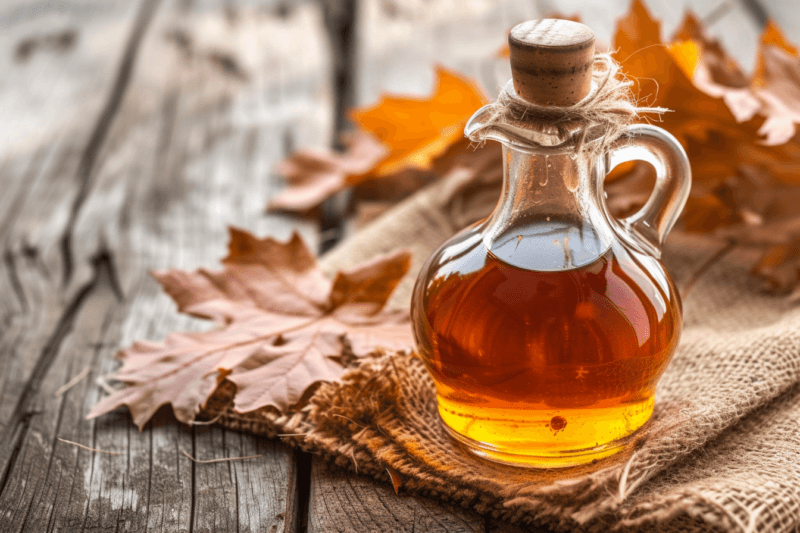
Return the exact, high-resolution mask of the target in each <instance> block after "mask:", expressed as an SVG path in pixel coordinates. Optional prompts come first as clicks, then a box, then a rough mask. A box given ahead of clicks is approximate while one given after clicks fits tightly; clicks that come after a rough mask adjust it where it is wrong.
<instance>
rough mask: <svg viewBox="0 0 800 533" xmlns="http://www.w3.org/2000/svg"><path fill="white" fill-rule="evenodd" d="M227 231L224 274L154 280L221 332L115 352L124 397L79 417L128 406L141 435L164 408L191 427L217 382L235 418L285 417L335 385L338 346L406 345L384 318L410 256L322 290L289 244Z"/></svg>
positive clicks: (303, 255) (176, 274) (373, 265)
mask: <svg viewBox="0 0 800 533" xmlns="http://www.w3.org/2000/svg"><path fill="white" fill-rule="evenodd" d="M230 233H231V241H230V246H229V254H228V256H227V257H226V258H225V259H223V261H222V263H223V267H224V268H223V270H221V271H209V270H204V269H200V270H197V271H195V272H187V271H181V270H168V271H163V272H156V273H154V275H155V277H156V278H157V279H158V281H159V282H160V283H161V285H162V287H163V288H164V290H165V291H166V292H167V293H168V294H169V295H170V296H171V297H172V298H173V300H175V302H176V303H177V304H178V309H179V310H180V311H182V312H184V313H187V314H190V315H193V316H196V317H200V318H207V319H211V320H214V321H215V322H217V323H218V324H219V328H217V329H214V330H211V331H207V332H203V333H174V334H171V335H169V336H168V337H167V338H166V341H165V342H164V343H163V344H159V343H150V342H139V343H136V344H134V345H133V346H132V347H130V348H128V349H125V350H122V351H121V352H120V353H119V355H118V357H119V358H120V359H121V360H122V361H123V366H122V368H120V370H119V371H118V372H117V374H116V375H115V376H114V378H115V379H117V380H119V381H121V382H123V383H124V384H125V387H124V388H123V389H122V390H120V391H118V392H116V393H114V394H112V395H111V396H109V397H107V398H105V399H104V400H102V401H101V402H100V403H98V404H97V405H95V407H94V408H93V409H92V411H91V413H90V414H89V418H93V417H96V416H99V415H101V414H103V413H106V412H109V411H111V410H113V409H116V408H117V407H120V406H122V405H127V406H128V408H129V409H130V411H131V414H132V416H133V420H134V422H135V423H136V424H137V425H138V426H139V428H140V429H141V428H142V427H143V426H144V424H145V423H147V421H148V420H149V419H150V418H151V417H152V416H153V414H154V413H155V412H156V411H157V410H158V409H159V408H160V407H161V406H163V405H165V404H171V405H172V409H173V411H174V412H175V416H176V417H177V418H178V420H180V421H182V422H185V423H191V422H192V421H193V420H194V417H195V415H196V414H197V413H198V412H199V410H200V408H201V407H202V406H203V405H204V404H205V402H206V401H207V400H208V398H209V397H210V396H211V394H212V393H213V392H214V390H215V389H216V388H217V386H218V385H219V384H220V383H221V382H222V381H223V380H224V379H226V378H227V379H229V380H230V381H232V382H233V383H234V384H236V385H237V392H236V396H235V398H234V408H235V410H236V411H238V412H247V411H252V410H255V409H259V408H261V407H265V406H274V407H276V408H278V409H281V410H284V411H285V410H287V409H289V408H290V407H291V406H293V405H294V404H296V403H297V402H298V401H299V400H300V399H301V397H302V396H303V394H304V392H305V391H306V390H307V389H308V388H309V387H311V386H312V385H314V384H316V383H319V382H321V381H330V380H335V379H337V378H338V377H339V376H340V375H341V373H342V372H343V370H344V367H343V366H342V364H341V363H340V356H341V355H342V350H343V346H344V345H343V342H347V343H348V345H349V346H350V349H351V350H352V353H353V354H354V355H355V356H365V355H368V354H370V353H372V352H376V351H378V350H381V349H390V350H391V349H397V350H405V349H408V348H410V347H411V346H412V344H413V339H412V336H411V327H410V323H409V317H408V313H407V311H405V310H402V311H386V310H384V309H383V307H384V305H385V303H386V300H387V299H388V298H389V295H390V294H391V293H392V291H393V290H394V288H395V287H396V285H397V283H399V281H400V279H402V277H403V276H404V275H405V274H406V272H407V271H408V268H409V265H410V254H409V253H408V252H404V251H401V252H396V253H393V254H390V255H387V256H384V257H380V258H378V259H375V260H374V261H371V262H369V263H366V264H364V265H361V266H359V267H357V268H355V269H353V270H351V271H348V272H342V273H339V274H338V276H337V277H336V279H335V280H334V281H333V282H330V281H329V280H327V279H326V278H325V277H324V276H323V275H322V273H321V271H320V270H319V268H318V266H317V262H316V259H315V258H314V256H313V255H312V254H311V252H310V251H309V250H308V248H307V247H306V246H305V244H304V243H303V241H302V240H301V239H300V237H299V236H298V235H297V234H294V235H293V236H292V238H291V240H289V242H287V243H282V242H279V241H276V240H274V239H272V238H269V237H268V238H265V239H257V238H256V237H254V236H253V235H251V234H249V233H247V232H245V231H242V230H237V229H231V230H230Z"/></svg>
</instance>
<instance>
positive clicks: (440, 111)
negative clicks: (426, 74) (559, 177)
mask: <svg viewBox="0 0 800 533" xmlns="http://www.w3.org/2000/svg"><path fill="white" fill-rule="evenodd" d="M436 79H437V84H436V89H435V90H434V93H433V95H432V96H431V97H430V98H408V97H394V96H386V97H383V98H381V100H380V101H379V102H378V103H377V104H376V105H374V106H373V107H370V108H366V109H357V110H355V111H353V112H352V113H351V116H352V118H353V121H354V122H355V123H356V124H358V126H359V127H361V129H363V130H365V131H368V132H370V133H372V134H373V135H374V136H375V137H377V138H378V139H380V140H381V141H382V142H383V143H384V144H385V145H386V146H387V148H388V149H389V150H390V152H389V154H388V155H387V156H386V157H385V158H384V159H383V160H382V161H381V162H380V163H378V164H377V165H376V166H375V168H373V169H372V170H370V171H368V172H364V173H361V174H357V175H351V176H350V178H349V180H348V181H349V182H350V183H351V184H356V183H359V182H361V181H364V180H366V179H369V178H373V177H380V176H385V175H387V174H390V173H392V172H396V171H397V170H399V169H400V168H403V167H407V166H412V167H417V168H428V167H429V166H430V164H431V162H432V161H433V160H434V159H435V158H436V156H438V155H441V154H442V153H444V151H445V150H447V148H448V147H449V146H450V145H451V144H452V143H453V142H455V141H457V140H459V139H461V138H462V137H463V136H464V126H465V125H466V123H467V120H468V119H469V117H470V116H472V114H473V113H474V112H475V111H476V110H477V109H478V108H479V107H481V106H483V105H484V104H486V102H487V99H486V97H485V96H484V95H483V93H482V92H481V91H480V90H479V89H478V88H477V86H476V85H475V84H473V83H472V82H470V81H469V80H467V79H466V78H464V77H462V76H459V75H458V74H456V73H454V72H451V71H449V70H447V69H445V68H443V67H437V69H436Z"/></svg>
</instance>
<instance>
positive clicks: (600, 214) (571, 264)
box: [482, 145, 614, 270]
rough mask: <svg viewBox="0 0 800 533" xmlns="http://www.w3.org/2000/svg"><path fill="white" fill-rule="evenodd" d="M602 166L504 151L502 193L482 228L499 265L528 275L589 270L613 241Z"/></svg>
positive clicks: (564, 156) (563, 155) (570, 156)
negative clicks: (588, 267) (554, 271)
mask: <svg viewBox="0 0 800 533" xmlns="http://www.w3.org/2000/svg"><path fill="white" fill-rule="evenodd" d="M598 167H599V165H598V164H595V162H594V161H590V160H589V159H588V158H587V157H585V156H576V155H575V153H574V152H572V151H564V150H553V151H552V153H549V152H548V151H546V150H542V151H541V153H528V152H526V151H521V150H516V149H513V148H509V147H508V146H505V145H504V146H503V174H504V177H503V190H502V194H501V197H500V201H499V202H498V204H497V207H496V208H495V210H494V212H493V213H492V214H491V216H490V217H489V219H488V220H487V222H486V224H485V226H484V228H483V231H482V233H483V239H484V243H485V245H486V246H487V248H488V249H489V250H490V251H491V252H492V254H493V255H495V256H496V257H497V258H498V259H500V260H501V261H503V262H506V263H509V264H511V265H513V266H516V267H519V268H524V269H528V270H564V269H571V268H578V267H581V266H584V265H587V264H589V263H591V262H593V261H594V260H596V259H597V258H598V257H600V256H601V255H602V254H604V253H605V252H606V251H607V250H608V248H609V247H610V246H611V243H612V241H613V239H614V233H613V230H612V228H611V226H610V224H609V222H608V217H607V216H606V214H605V212H604V207H603V206H604V205H605V204H604V202H602V201H601V198H600V194H601V193H600V191H601V183H602V177H603V176H602V175H601V173H600V172H599V169H598Z"/></svg>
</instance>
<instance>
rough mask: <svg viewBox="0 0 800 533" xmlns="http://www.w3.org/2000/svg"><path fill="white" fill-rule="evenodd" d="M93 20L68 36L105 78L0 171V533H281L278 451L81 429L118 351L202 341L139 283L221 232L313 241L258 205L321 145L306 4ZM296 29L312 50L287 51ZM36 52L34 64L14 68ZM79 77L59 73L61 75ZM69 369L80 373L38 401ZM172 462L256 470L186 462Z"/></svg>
mask: <svg viewBox="0 0 800 533" xmlns="http://www.w3.org/2000/svg"><path fill="white" fill-rule="evenodd" d="M112 7H113V6H112ZM76 9H77V8H76ZM98 9H100V8H98ZM104 13H105V12H104ZM112 14H113V15H114V17H117V18H115V19H113V20H107V19H109V17H111V16H112ZM97 17H98V19H97V20H95V19H92V18H91V17H90V19H89V21H88V22H87V23H86V27H87V28H88V29H86V30H85V31H84V28H83V27H78V29H77V30H76V31H77V32H78V34H79V37H78V38H79V39H89V40H90V41H91V42H93V44H92V48H91V50H94V49H96V48H97V47H100V48H102V46H100V45H101V44H102V43H107V45H108V46H109V47H110V48H113V50H109V51H108V54H107V57H106V56H103V57H102V58H97V59H96V61H97V62H100V61H101V59H102V60H103V61H105V62H106V63H107V64H105V65H104V67H103V68H101V67H100V66H95V67H94V68H92V69H87V70H86V71H85V72H86V73H87V74H94V73H97V72H105V73H106V74H107V79H105V80H104V81H103V82H102V83H99V82H96V83H97V89H96V90H95V91H94V92H93V93H92V94H87V95H85V100H86V102H85V106H86V107H85V109H83V113H82V114H80V115H77V116H72V117H70V118H68V119H67V120H66V122H64V123H63V124H62V123H59V126H58V127H53V128H52V130H53V132H54V133H53V135H55V140H53V138H52V137H51V136H47V135H44V136H42V137H41V138H38V139H34V140H32V141H31V142H30V143H29V144H26V143H22V142H18V143H17V145H16V146H15V148H14V150H13V151H7V152H6V153H4V157H5V159H3V160H1V161H2V163H0V165H1V166H0V169H2V172H3V183H4V185H6V186H10V187H13V189H12V190H13V191H14V195H15V196H16V200H15V201H13V202H9V203H8V204H6V207H9V209H8V210H7V211H6V212H5V213H7V214H6V215H5V217H4V218H2V221H3V222H2V223H3V225H2V233H1V234H0V237H1V238H0V243H4V257H5V261H4V262H3V263H2V265H3V266H2V268H3V269H4V270H3V272H2V274H3V275H2V276H0V280H2V281H1V283H4V285H3V289H8V290H5V291H4V293H3V295H2V302H3V304H2V306H1V307H0V309H2V312H3V313H4V314H3V315H2V317H3V319H4V320H5V323H6V324H7V325H9V326H10V327H6V328H3V331H2V333H0V343H2V344H0V346H2V352H0V365H3V367H4V369H5V370H6V372H5V373H4V374H5V375H6V376H7V377H6V380H5V381H4V382H2V383H3V385H2V386H3V389H2V397H1V398H2V402H0V414H1V415H2V418H0V422H2V423H3V424H4V427H3V429H5V430H6V431H4V433H3V436H2V437H1V438H2V439H3V444H4V446H3V447H2V451H1V452H0V461H2V462H1V463H0V465H3V467H4V468H3V470H2V478H0V480H1V481H2V482H1V483H0V530H2V531H47V530H54V529H58V530H67V531H72V530H74V531H77V530H84V529H89V530H117V529H122V530H132V531H144V530H148V531H149V530H161V531H239V530H249V531H283V530H285V529H287V528H285V527H284V526H285V519H284V518H285V516H287V515H288V516H293V515H294V514H295V511H294V510H293V509H291V508H288V506H289V505H290V504H291V505H297V504H298V503H299V502H298V500H297V498H296V497H295V496H294V495H293V494H291V493H290V491H293V490H294V487H295V486H296V485H297V483H296V481H295V480H294V479H292V476H294V475H295V468H294V466H293V461H294V454H293V452H291V451H290V450H289V449H288V448H286V447H285V446H283V445H281V444H280V443H276V442H270V441H262V440H260V439H257V438H256V437H253V436H250V435H242V434H238V433H234V432H228V431H224V430H222V429H219V428H212V427H205V426H196V427H194V428H187V427H185V426H181V425H178V424H176V423H175V421H174V419H172V417H171V415H170V413H169V411H168V410H166V411H164V412H162V413H160V414H159V416H158V417H157V418H156V420H155V421H154V422H153V423H152V424H150V425H149V426H148V427H147V428H146V429H145V431H143V432H142V433H139V432H138V431H137V430H136V428H135V427H133V426H132V425H131V424H130V422H129V416H128V414H127V412H125V411H124V410H120V411H119V412H116V413H112V414H111V415H109V416H106V417H102V418H100V419H98V420H93V421H86V420H85V419H84V416H85V415H86V413H87V412H88V410H89V408H90V407H91V406H92V405H93V404H94V403H95V402H96V401H97V400H98V399H99V397H100V395H101V394H103V392H102V390H101V388H100V387H98V386H97V385H96V384H95V379H96V378H97V377H98V376H100V375H104V374H106V373H108V372H111V371H113V370H114V369H115V368H116V366H117V363H116V362H114V361H113V357H112V356H113V354H114V353H115V352H116V351H117V349H118V347H119V346H121V345H125V344H129V343H130V342H132V341H133V340H134V339H140V338H148V339H153V340H159V339H161V338H163V337H164V336H165V335H166V334H167V333H169V332H170V331H176V330H186V329H189V330H197V329H201V328H207V327H209V326H210V325H209V324H205V323H201V322H199V321H194V320H192V319H189V318H186V317H181V316H179V315H177V313H176V312H175V309H174V305H173V304H172V303H171V302H170V301H169V299H168V298H167V297H166V296H165V295H163V294H162V293H161V291H160V290H159V288H158V286H157V284H156V283H155V282H154V281H153V280H152V279H151V278H150V277H149V275H148V271H149V270H150V269H153V268H167V267H176V268H195V267H198V266H201V265H203V266H210V267H213V266H214V265H215V264H216V263H217V262H218V260H219V258H221V257H222V256H223V255H224V254H225V243H226V241H227V235H226V227H227V226H228V225H230V224H235V225H238V226H242V227H245V228H248V229H249V230H251V231H254V232H256V233H259V234H267V233H269V234H272V235H275V236H277V237H280V238H286V237H288V235H289V234H290V233H291V231H293V230H295V229H299V230H300V231H301V232H302V233H303V234H304V236H306V238H307V240H309V241H310V244H311V245H312V246H314V245H315V244H316V240H317V237H316V230H315V228H314V227H313V226H312V225H309V224H302V223H299V222H297V221H292V220H288V219H285V218H280V217H274V216H270V217H267V216H264V214H263V207H264V205H265V203H266V201H267V199H268V198H269V196H270V195H271V194H274V193H275V192H277V182H276V181H275V180H274V179H271V178H270V172H271V167H272V165H273V164H274V163H275V162H276V161H278V160H279V159H280V158H282V157H283V156H284V155H285V153H286V151H287V149H288V148H289V147H291V146H296V145H306V144H311V145H313V144H316V145H326V144H328V143H329V142H330V138H329V129H330V124H331V122H332V95H331V91H330V90H329V87H330V81H329V68H328V64H329V61H328V57H327V47H326V44H325V42H324V37H323V36H324V33H323V32H322V15H321V9H320V7H319V6H318V5H313V4H304V5H302V6H298V7H297V8H293V9H291V10H289V11H288V12H283V11H281V10H276V9H270V8H269V6H266V7H261V8H256V7H248V6H237V5H234V4H231V3H229V2H216V3H215V5H211V6H209V5H195V6H193V5H191V4H187V3H186V2H168V1H164V2H163V3H162V2H158V1H156V0H147V1H144V2H140V3H139V4H138V5H134V6H133V7H132V9H129V10H125V9H123V8H122V7H118V9H117V11H115V12H112V13H111V14H109V13H105V14H104V15H103V16H101V15H97ZM103 17H105V19H103ZM112 18H113V17H112ZM100 19H102V20H100ZM47 20H48V21H49V20H50V19H49V18H47ZM95 23H97V28H99V29H97V33H93V31H94V30H93V28H95V26H93V24H95ZM37 31H41V32H44V31H45V29H44V28H41V29H40V30H37ZM117 32H119V33H121V37H120V36H119V35H118V34H117ZM301 34H309V35H312V36H317V37H316V38H312V39H305V40H304V42H303V43H297V42H293V37H294V36H297V35H301ZM109 35H113V36H114V38H111V37H109ZM79 42H83V41H79ZM81 50H83V51H84V52H86V51H87V50H86V49H83V48H81V45H76V46H75V47H74V48H73V50H72V51H71V52H69V53H70V54H77V53H78V52H79V51H81ZM52 53H53V52H50V51H48V50H38V49H37V51H35V52H30V53H29V55H28V56H26V58H25V59H24V60H22V61H17V62H16V63H14V68H17V69H30V68H35V67H36V65H37V62H39V61H47V59H48V55H47V54H52ZM64 54H67V52H64ZM69 57H70V56H68V55H64V56H63V57H61V59H62V60H63V59H65V58H66V59H67V60H68V59H69ZM85 67H86V65H85V60H83V59H82V60H81V61H77V64H76V66H75V71H74V72H69V74H68V75H67V76H66V78H67V79H71V78H72V77H75V78H78V79H80V76H81V74H82V73H83V72H82V69H83V68H85ZM57 79H58V78H57ZM76 83H78V84H79V85H80V84H81V83H84V81H83V80H82V79H80V83H79V82H77V81H76ZM84 85H87V84H86V83H84ZM81 86H83V85H81ZM0 94H2V93H0ZM6 101H8V99H7V100H6ZM78 102H79V103H80V102H82V100H81V99H80V98H79V99H78ZM59 103H60V101H59V100H58V98H56V100H55V102H54V104H59ZM31 105H32V107H31V110H30V116H31V117H37V116H38V115H37V109H36V107H35V106H33V104H31ZM38 105H39V106H41V107H40V108H39V109H38V112H39V114H42V115H47V113H49V114H50V116H55V115H57V112H56V111H57V110H54V109H50V108H49V105H50V103H49V102H47V101H46V100H45V101H43V102H39V103H38ZM42 108H44V109H45V110H46V112H42ZM20 115H21V116H22V115H23V113H22V112H20ZM41 127H42V128H47V127H48V124H47V123H46V121H45V122H43V123H42V125H41ZM59 128H61V130H63V131H62V132H61V133H59V131H61V130H59ZM7 134H8V136H9V137H13V138H15V139H16V136H15V134H14V132H13V131H10V132H7ZM17 140H19V139H17ZM6 198H7V196H5V195H4V196H3V199H4V201H5V199H6ZM86 365H89V366H90V367H91V368H92V371H91V372H90V375H89V376H88V377H87V378H86V379H84V380H81V381H80V382H79V383H78V384H77V385H75V386H74V387H72V388H70V389H69V390H68V391H67V392H65V393H64V394H63V395H61V396H59V397H56V396H55V395H54V393H55V391H57V390H58V389H59V388H60V387H61V386H63V385H64V384H65V383H66V382H68V381H69V379H70V378H71V377H72V376H74V375H75V374H77V373H78V372H80V371H81V370H82V369H83V368H85V367H86ZM59 438H61V439H66V440H70V441H73V442H77V443H80V444H83V445H85V446H89V447H92V448H96V449H100V450H105V451H110V452H114V453H115V455H109V454H102V453H93V452H91V451H88V450H86V449H82V448H79V447H77V446H73V445H69V444H67V443H64V442H62V441H60V440H59ZM182 450H185V451H187V452H189V453H190V454H191V455H192V456H193V457H195V458H198V459H211V458H220V457H236V456H242V455H261V456H262V457H259V458H258V459H253V460H248V461H247V462H244V461H243V462H241V463H240V462H237V461H231V462H225V463H213V464H200V463H194V462H192V461H191V460H190V459H189V458H187V457H186V456H185V455H184V454H183V453H181V451H182Z"/></svg>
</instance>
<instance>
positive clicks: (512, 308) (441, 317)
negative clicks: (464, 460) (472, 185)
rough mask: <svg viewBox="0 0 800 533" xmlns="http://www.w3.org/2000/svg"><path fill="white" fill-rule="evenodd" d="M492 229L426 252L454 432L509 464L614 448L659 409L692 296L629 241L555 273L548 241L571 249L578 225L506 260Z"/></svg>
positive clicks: (417, 311) (425, 302)
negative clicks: (686, 301)
mask: <svg viewBox="0 0 800 533" xmlns="http://www.w3.org/2000/svg"><path fill="white" fill-rule="evenodd" d="M548 220H549V218H548ZM484 224H485V222H482V223H478V224H476V225H473V226H472V227H470V228H467V229H466V230H464V231H462V232H461V233H459V234H458V235H456V236H455V237H453V238H452V239H450V240H449V241H448V242H447V243H445V244H444V245H443V246H441V247H440V248H439V249H438V250H437V251H436V252H435V253H434V254H433V255H432V256H431V257H430V258H429V259H428V261H427V262H426V264H425V266H424V267H423V270H422V272H421V273H420V276H419V278H418V280H417V285H416V287H415V289H414V295H413V299H412V317H413V324H414V333H415V336H416V340H417V346H418V348H419V352H420V355H421V357H422V359H423V360H424V362H425V364H426V366H427V367H428V370H429V371H430V373H431V375H432V376H433V379H434V381H435V383H436V388H437V395H438V401H439V414H440V416H441V418H442V421H443V422H444V424H445V427H446V428H447V429H448V430H449V432H450V433H451V434H452V435H453V436H454V437H455V438H456V439H457V440H459V441H460V442H461V443H463V444H464V445H465V446H466V447H467V448H468V449H469V450H470V451H472V452H474V453H476V454H478V455H481V456H484V457H487V458H489V459H493V460H496V461H501V462H507V463H514V464H522V465H530V466H540V467H553V466H571V465H575V464H581V463H586V462H590V461H593V460H596V459H599V458H602V457H605V456H608V455H611V454H613V453H614V452H615V451H618V450H619V449H620V448H621V446H622V445H623V444H624V443H625V442H626V441H627V439H628V438H630V436H631V435H632V434H633V433H634V432H635V431H636V430H637V429H639V428H640V427H641V426H642V425H644V423H645V422H647V420H648V419H649V418H650V416H651V414H652V411H653V406H654V394H655V387H656V383H657V382H658V379H659V378H660V377H661V375H662V373H663V372H664V370H665V368H666V366H667V364H668V363H669V360H670V358H671V356H672V354H673V352H674V351H675V348H676V347H677V345H678V340H679V337H680V332H681V324H682V312H681V303H680V298H679V296H678V293H677V291H676V290H675V287H674V284H673V283H672V281H671V279H670V277H669V274H668V273H667V272H666V270H665V269H664V267H663V266H662V265H661V263H660V262H659V261H658V260H657V259H655V258H654V257H652V256H650V255H648V254H645V253H642V252H639V251H637V250H634V249H632V248H631V247H628V246H626V244H625V243H623V242H622V241H620V240H619V239H615V240H613V241H612V242H611V244H610V245H609V246H608V247H607V248H605V249H604V250H602V251H601V252H600V253H597V254H596V255H594V256H593V257H583V260H582V261H578V262H574V263H572V262H570V264H571V265H573V266H572V267H571V268H557V269H549V268H548V265H546V264H542V263H541V261H542V258H543V257H545V258H546V257H550V256H551V255H552V254H550V255H548V254H546V253H541V251H542V250H543V249H544V248H543V247H545V246H551V247H554V249H555V248H560V249H563V253H564V254H570V253H571V251H570V248H569V246H570V245H569V238H568V236H569V235H570V234H571V233H572V234H574V233H575V232H569V231H560V232H557V233H556V238H552V237H553V233H552V232H551V233H550V234H547V239H548V241H547V242H541V243H539V242H537V243H533V244H531V243H528V245H525V243H524V242H523V243H522V245H521V246H520V245H519V244H520V242H518V243H517V244H518V246H517V247H516V248H514V249H513V250H512V247H507V248H508V250H509V256H508V257H503V258H500V257H498V256H497V255H495V254H493V253H492V252H490V251H488V249H487V247H486V245H485V243H484V238H483V234H482V232H481V230H482V228H483V225H484ZM528 234H530V232H528ZM558 235H562V237H561V238H558ZM578 235H580V236H581V240H582V241H583V240H584V238H590V235H591V233H586V232H585V231H578ZM587 235H588V237H587ZM527 238H528V237H526V239H527ZM573 238H574V237H573ZM522 239H523V237H522V236H520V241H522ZM591 245H592V243H587V242H582V244H579V245H576V244H575V243H573V246H574V247H575V246H577V247H579V249H580V250H586V249H591ZM525 250H529V252H525ZM537 250H538V251H539V253H536V251H537ZM548 251H549V250H548ZM526 253H527V254H528V255H529V256H527V257H526ZM519 254H522V255H521V256H520V255H519ZM573 257H574V255H573Z"/></svg>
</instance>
